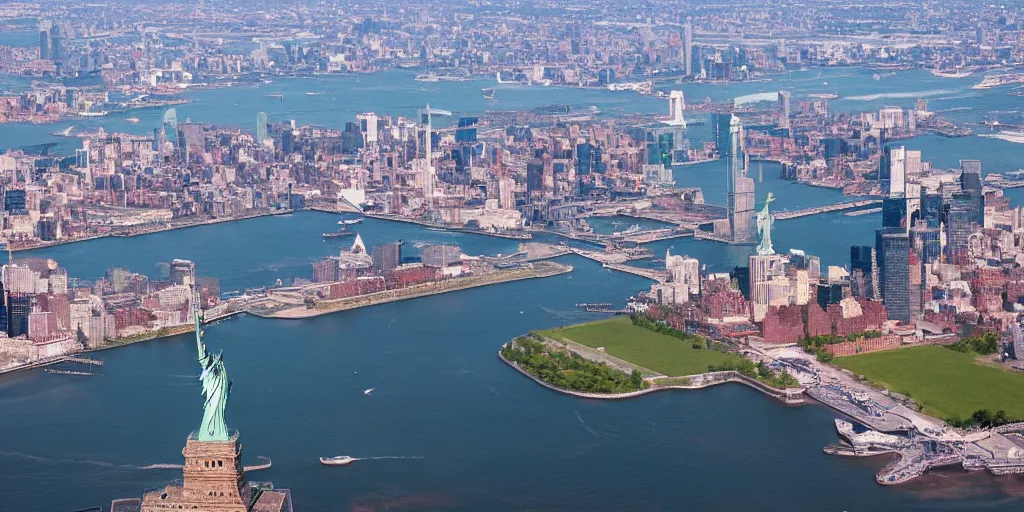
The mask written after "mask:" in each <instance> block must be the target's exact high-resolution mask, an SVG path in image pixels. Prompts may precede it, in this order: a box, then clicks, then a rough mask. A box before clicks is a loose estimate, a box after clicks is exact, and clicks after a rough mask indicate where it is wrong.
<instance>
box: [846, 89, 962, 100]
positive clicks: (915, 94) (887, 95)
mask: <svg viewBox="0 0 1024 512" xmlns="http://www.w3.org/2000/svg"><path fill="white" fill-rule="evenodd" d="M958 92H960V91H959V90H957V89H932V90H929V91H911V92H883V93H878V94H864V95H861V96H847V97H845V98H843V99H845V100H848V101H876V100H887V99H901V98H924V97H928V96H940V95H942V94H956V93H958Z"/></svg>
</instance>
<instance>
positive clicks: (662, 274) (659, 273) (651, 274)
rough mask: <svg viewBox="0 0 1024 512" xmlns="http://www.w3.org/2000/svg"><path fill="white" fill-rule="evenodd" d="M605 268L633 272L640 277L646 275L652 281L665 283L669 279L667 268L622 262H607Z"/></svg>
mask: <svg viewBox="0 0 1024 512" xmlns="http://www.w3.org/2000/svg"><path fill="white" fill-rule="evenodd" d="M604 267H605V268H610V269H612V270H618V271H619V272H625V273H627V274H633V275H636V276H640V277H646V278H647V279H650V280H652V281H657V282H659V283H664V282H665V281H668V272H667V271H665V270H658V269H653V268H640V267H634V266H632V265H623V264H621V263H605V264H604Z"/></svg>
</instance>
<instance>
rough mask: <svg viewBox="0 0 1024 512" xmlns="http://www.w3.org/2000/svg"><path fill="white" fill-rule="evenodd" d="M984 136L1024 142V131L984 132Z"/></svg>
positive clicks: (1019, 142)
mask: <svg viewBox="0 0 1024 512" xmlns="http://www.w3.org/2000/svg"><path fill="white" fill-rule="evenodd" d="M981 136H982V137H987V138H990V139H999V140H1005V141H1006V142H1015V143H1017V144H1024V132H1019V131H1013V130H1002V131H999V132H996V133H983V134H981Z"/></svg>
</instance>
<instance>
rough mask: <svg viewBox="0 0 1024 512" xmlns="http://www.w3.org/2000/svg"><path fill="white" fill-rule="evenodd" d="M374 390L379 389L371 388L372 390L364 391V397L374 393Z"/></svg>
mask: <svg viewBox="0 0 1024 512" xmlns="http://www.w3.org/2000/svg"><path fill="white" fill-rule="evenodd" d="M374 389H377V388H370V389H367V390H366V391H363V394H364V395H369V394H370V393H373V390H374Z"/></svg>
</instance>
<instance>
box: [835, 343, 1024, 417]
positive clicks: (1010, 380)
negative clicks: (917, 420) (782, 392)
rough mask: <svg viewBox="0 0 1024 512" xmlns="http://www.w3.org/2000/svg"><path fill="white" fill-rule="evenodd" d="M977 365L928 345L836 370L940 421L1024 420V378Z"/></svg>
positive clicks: (965, 355)
mask: <svg viewBox="0 0 1024 512" xmlns="http://www.w3.org/2000/svg"><path fill="white" fill-rule="evenodd" d="M981 359H982V356H980V355H979V354H978V353H976V352H974V351H968V352H960V351H956V350H951V349H950V348H947V347H940V346H934V345H932V346H923V347H912V348H904V349H900V350H891V351H887V352H874V353H870V354H860V355H855V356H847V357H840V358H837V359H836V360H835V364H837V365H839V366H841V367H843V368H846V369H848V370H850V371H852V372H853V373H855V374H857V375H861V376H863V377H865V378H866V379H867V380H868V381H869V382H870V383H871V384H872V385H873V386H875V387H877V388H881V389H890V390H892V391H895V392H897V393H900V394H902V395H906V396H909V397H910V398H912V399H913V400H914V401H916V402H917V403H918V404H920V405H921V407H922V408H923V411H924V412H925V413H927V414H931V415H933V416H936V417H939V418H942V419H947V420H949V419H954V420H959V419H970V418H971V416H972V415H974V414H975V413H976V412H978V411H982V410H986V411H989V412H991V413H996V412H997V411H1004V412H1005V415H1006V416H1007V417H1009V418H1024V373H1021V372H1015V371H1012V370H1009V369H1006V368H1002V367H999V366H998V365H996V363H990V362H985V361H982V360H981Z"/></svg>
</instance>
